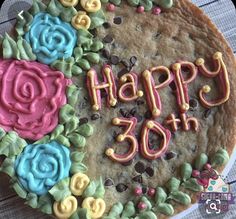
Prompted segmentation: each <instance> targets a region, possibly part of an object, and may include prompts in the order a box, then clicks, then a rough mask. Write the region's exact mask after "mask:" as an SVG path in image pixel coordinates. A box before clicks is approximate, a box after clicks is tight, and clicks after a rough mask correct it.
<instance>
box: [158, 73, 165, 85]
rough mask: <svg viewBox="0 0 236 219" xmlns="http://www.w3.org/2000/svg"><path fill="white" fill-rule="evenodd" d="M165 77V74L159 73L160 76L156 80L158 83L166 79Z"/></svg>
mask: <svg viewBox="0 0 236 219" xmlns="http://www.w3.org/2000/svg"><path fill="white" fill-rule="evenodd" d="M166 79H167V75H165V74H161V75H160V77H159V78H158V81H159V82H160V83H163V82H164V81H166Z"/></svg>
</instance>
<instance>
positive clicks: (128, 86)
mask: <svg viewBox="0 0 236 219" xmlns="http://www.w3.org/2000/svg"><path fill="white" fill-rule="evenodd" d="M213 62H214V66H215V70H214V71H210V70H208V69H207V67H206V66H205V61H204V59H202V58H199V59H197V60H196V62H195V64H194V63H192V62H188V61H180V62H176V63H174V64H173V65H172V66H171V70H170V69H169V68H167V67H165V66H157V67H153V68H151V69H149V70H145V71H144V72H143V73H142V74H141V79H142V81H143V85H144V91H145V96H146V100H147V104H148V107H149V109H150V111H151V113H152V119H153V120H146V121H145V122H144V123H143V126H142V132H141V142H140V144H139V143H138V141H137V139H136V137H135V135H134V129H135V126H136V124H137V119H136V118H135V117H133V118H129V119H127V118H114V119H113V120H112V123H113V125H115V126H122V127H124V128H125V131H124V132H123V133H122V134H120V135H118V136H117V141H118V142H123V141H125V140H126V141H128V142H129V143H130V146H129V150H128V152H127V153H125V154H117V153H115V151H114V149H112V148H109V149H107V150H106V155H107V156H108V157H109V158H111V159H112V160H114V161H117V162H120V163H126V162H128V161H130V160H131V159H133V157H134V156H135V155H136V154H137V153H138V151H139V148H140V153H141V154H142V156H143V157H145V158H146V159H149V160H154V159H157V158H159V157H160V156H162V155H163V154H164V153H165V152H166V150H167V148H168V145H169V141H170V138H171V132H170V131H169V130H168V129H167V128H164V127H163V126H162V125H161V124H159V123H158V122H157V121H155V118H157V117H159V116H160V115H161V111H162V103H161V98H160V95H159V90H160V89H163V88H165V87H166V86H168V85H169V84H170V83H171V82H172V81H174V83H175V86H176V100H177V105H178V108H179V113H180V117H179V118H176V117H175V115H174V114H170V115H169V116H168V117H167V118H166V120H165V124H166V125H169V126H170V128H171V129H172V130H173V131H177V129H178V128H179V125H180V124H182V129H183V130H184V131H188V130H190V129H191V128H193V129H194V130H195V131H197V130H198V129H199V124H198V121H197V119H196V118H194V117H188V116H187V115H186V112H187V111H188V110H189V95H188V84H190V83H191V82H193V81H194V79H195V78H196V76H197V74H198V72H200V73H201V74H202V75H204V76H205V77H208V78H217V79H218V83H219V84H218V87H219V89H220V91H219V98H218V99H214V100H207V99H206V96H207V93H209V92H210V91H211V87H210V86H209V85H204V86H203V87H202V88H201V89H200V90H199V98H200V102H201V104H202V105H203V106H204V107H206V108H211V107H215V106H219V105H221V104H223V103H225V102H226V101H227V100H228V99H229V94H230V84H229V78H228V72H227V69H226V66H225V64H224V61H223V59H222V54H221V53H220V52H216V53H215V54H214V55H213ZM183 68H184V69H188V71H189V76H188V78H187V79H185V78H184V77H183V71H182V70H183ZM154 74H165V75H166V76H167V77H166V79H165V81H163V82H162V83H160V84H158V85H156V83H155V80H154V77H153V75H154ZM102 76H103V80H104V81H103V82H99V81H98V76H97V72H96V71H95V70H94V69H90V70H89V71H88V72H87V88H88V91H89V95H90V98H91V102H92V108H93V110H95V111H98V110H100V109H101V90H102V89H104V90H105V91H106V93H107V105H108V106H115V105H116V104H117V101H118V98H119V100H120V101H122V102H130V101H134V100H136V99H138V98H139V97H142V96H143V95H144V93H143V91H141V90H138V76H137V74H135V73H134V72H129V73H126V74H124V75H123V76H122V77H121V78H120V79H119V82H120V87H119V89H118V91H117V87H116V83H115V78H114V75H113V72H112V69H111V67H110V66H109V65H105V66H104V67H103V69H102ZM128 91H129V92H128ZM150 131H153V132H155V133H156V134H158V135H159V137H160V138H161V140H162V141H161V145H160V146H159V147H158V149H150V147H149V143H148V137H149V132H150Z"/></svg>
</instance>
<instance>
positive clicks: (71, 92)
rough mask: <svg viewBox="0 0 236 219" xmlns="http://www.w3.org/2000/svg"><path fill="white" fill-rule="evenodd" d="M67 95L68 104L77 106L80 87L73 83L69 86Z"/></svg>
mask: <svg viewBox="0 0 236 219" xmlns="http://www.w3.org/2000/svg"><path fill="white" fill-rule="evenodd" d="M66 96H67V101H68V104H69V105H71V106H72V107H75V105H76V103H77V100H78V98H79V89H78V88H77V87H76V86H75V85H74V84H73V85H70V86H69V87H67V90H66Z"/></svg>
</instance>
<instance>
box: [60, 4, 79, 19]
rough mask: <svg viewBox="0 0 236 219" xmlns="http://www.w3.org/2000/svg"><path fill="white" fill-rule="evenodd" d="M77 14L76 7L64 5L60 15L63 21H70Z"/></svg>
mask: <svg viewBox="0 0 236 219" xmlns="http://www.w3.org/2000/svg"><path fill="white" fill-rule="evenodd" d="M76 14H77V10H76V9H75V8H74V7H63V10H61V13H60V17H61V19H62V20H63V21H65V22H68V23H70V22H71V20H72V18H73V17H74V16H75V15H76Z"/></svg>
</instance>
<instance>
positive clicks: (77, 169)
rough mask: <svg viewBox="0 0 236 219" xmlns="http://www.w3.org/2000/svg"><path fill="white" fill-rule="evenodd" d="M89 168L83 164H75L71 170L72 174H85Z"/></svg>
mask: <svg viewBox="0 0 236 219" xmlns="http://www.w3.org/2000/svg"><path fill="white" fill-rule="evenodd" d="M87 170H88V168H87V167H86V166H85V165H84V164H83V163H73V164H72V165H71V168H70V173H71V174H75V173H85V172H86V171H87Z"/></svg>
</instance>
